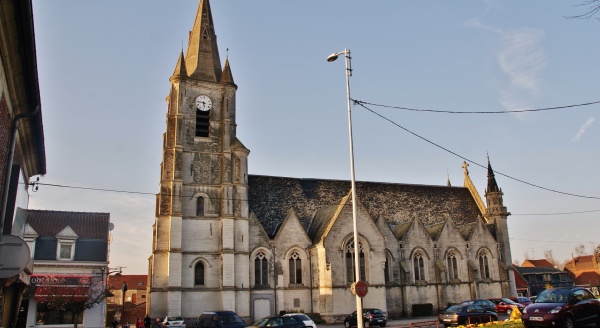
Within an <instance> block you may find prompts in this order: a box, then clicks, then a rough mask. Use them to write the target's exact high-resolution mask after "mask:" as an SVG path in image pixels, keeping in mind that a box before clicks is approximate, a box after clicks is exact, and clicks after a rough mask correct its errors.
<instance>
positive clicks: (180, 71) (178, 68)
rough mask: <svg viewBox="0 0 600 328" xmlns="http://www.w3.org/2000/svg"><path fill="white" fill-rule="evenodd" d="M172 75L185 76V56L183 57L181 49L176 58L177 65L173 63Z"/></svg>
mask: <svg viewBox="0 0 600 328" xmlns="http://www.w3.org/2000/svg"><path fill="white" fill-rule="evenodd" d="M173 76H187V70H186V68H185V58H184V57H183V50H181V53H180V54H179V59H177V65H175V71H174V72H173Z"/></svg>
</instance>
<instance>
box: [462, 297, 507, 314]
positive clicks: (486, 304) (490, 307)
mask: <svg viewBox="0 0 600 328" xmlns="http://www.w3.org/2000/svg"><path fill="white" fill-rule="evenodd" d="M461 304H462V305H478V306H481V307H482V308H484V309H485V310H486V311H490V312H496V313H498V309H496V304H494V303H493V302H492V301H490V300H470V301H464V302H462V303H461Z"/></svg>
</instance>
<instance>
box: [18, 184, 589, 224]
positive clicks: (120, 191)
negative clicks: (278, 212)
mask: <svg viewBox="0 0 600 328" xmlns="http://www.w3.org/2000/svg"><path fill="white" fill-rule="evenodd" d="M19 183H21V182H19ZM29 185H30V186H33V187H34V188H36V187H37V186H48V187H57V188H66V189H80V190H91V191H106V192H116V193H125V194H138V195H151V196H159V195H160V196H179V197H191V195H173V194H162V193H151V192H142V191H127V190H117V189H103V188H92V187H79V186H68V185H61V184H55V183H43V182H32V183H29ZM35 191H37V189H36V190H35ZM221 200H225V199H221ZM226 200H232V201H241V199H239V198H231V199H226ZM245 201H247V200H245ZM269 202H272V203H275V202H277V201H274V200H270V201H269ZM286 203H289V201H286ZM293 203H297V204H304V203H303V202H293ZM329 205H339V203H336V204H329ZM593 212H600V210H589V211H576V212H558V213H523V214H519V213H511V215H512V216H549V215H567V214H584V213H593Z"/></svg>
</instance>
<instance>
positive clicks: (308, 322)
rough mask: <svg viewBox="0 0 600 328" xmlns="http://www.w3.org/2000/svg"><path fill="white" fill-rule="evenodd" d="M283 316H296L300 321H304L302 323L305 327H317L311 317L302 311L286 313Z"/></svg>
mask: <svg viewBox="0 0 600 328" xmlns="http://www.w3.org/2000/svg"><path fill="white" fill-rule="evenodd" d="M283 316H284V317H292V316H293V317H298V318H300V319H301V320H302V322H304V325H305V326H306V328H317V325H316V324H315V322H314V321H312V319H311V318H309V317H308V316H307V315H306V314H304V313H286V314H284V315H283Z"/></svg>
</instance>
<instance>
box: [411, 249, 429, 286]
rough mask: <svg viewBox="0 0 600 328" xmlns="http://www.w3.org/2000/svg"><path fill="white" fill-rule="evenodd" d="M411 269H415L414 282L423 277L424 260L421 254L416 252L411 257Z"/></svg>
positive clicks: (423, 278)
mask: <svg viewBox="0 0 600 328" xmlns="http://www.w3.org/2000/svg"><path fill="white" fill-rule="evenodd" d="M413 270H414V271H415V282H416V281H420V280H426V279H425V260H424V259H423V254H421V252H417V253H416V254H415V256H414V257H413Z"/></svg>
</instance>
